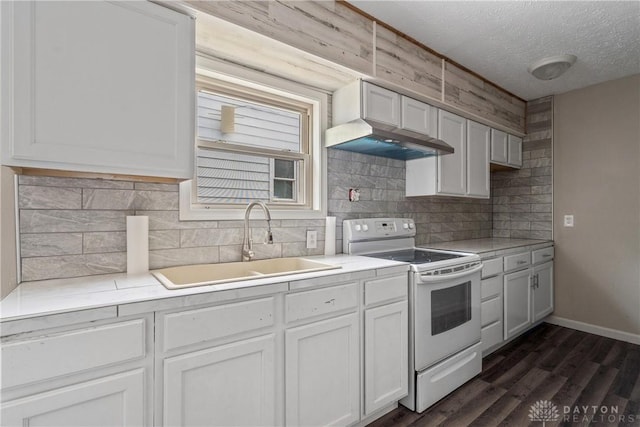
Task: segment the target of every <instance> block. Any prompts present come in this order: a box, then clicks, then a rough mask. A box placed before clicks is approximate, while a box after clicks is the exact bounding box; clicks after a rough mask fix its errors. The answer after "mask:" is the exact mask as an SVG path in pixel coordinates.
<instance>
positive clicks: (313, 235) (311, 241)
mask: <svg viewBox="0 0 640 427" xmlns="http://www.w3.org/2000/svg"><path fill="white" fill-rule="evenodd" d="M317 247H318V232H317V231H316V230H307V249H315V248H317Z"/></svg>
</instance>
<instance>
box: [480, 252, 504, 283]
mask: <svg viewBox="0 0 640 427" xmlns="http://www.w3.org/2000/svg"><path fill="white" fill-rule="evenodd" d="M500 273H502V257H499V258H492V259H487V260H482V278H483V279H484V278H485V277H491V276H495V275H496V274H500Z"/></svg>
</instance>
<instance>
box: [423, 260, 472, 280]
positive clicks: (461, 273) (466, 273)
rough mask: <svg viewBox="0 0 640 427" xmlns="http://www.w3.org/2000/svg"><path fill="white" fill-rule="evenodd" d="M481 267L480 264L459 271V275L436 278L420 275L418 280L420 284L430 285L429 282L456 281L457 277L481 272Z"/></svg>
mask: <svg viewBox="0 0 640 427" xmlns="http://www.w3.org/2000/svg"><path fill="white" fill-rule="evenodd" d="M482 267H483V266H482V264H479V265H478V266H476V267H473V268H472V269H470V270H465V271H461V272H460V273H450V274H439V275H437V276H431V275H426V274H421V275H420V280H421V281H422V282H425V283H431V282H438V281H441V280H442V279H447V280H449V279H457V278H458V277H462V276H467V275H470V274H474V273H476V272H478V271H480V270H482Z"/></svg>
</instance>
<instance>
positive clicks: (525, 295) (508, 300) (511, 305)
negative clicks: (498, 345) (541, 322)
mask: <svg viewBox="0 0 640 427" xmlns="http://www.w3.org/2000/svg"><path fill="white" fill-rule="evenodd" d="M530 324H531V275H530V274H529V270H522V271H518V272H516V273H511V274H506V275H505V276H504V339H505V340H506V339H509V338H511V337H513V336H515V335H518V334H519V333H520V332H522V331H524V330H525V329H527V328H528V327H529V325H530Z"/></svg>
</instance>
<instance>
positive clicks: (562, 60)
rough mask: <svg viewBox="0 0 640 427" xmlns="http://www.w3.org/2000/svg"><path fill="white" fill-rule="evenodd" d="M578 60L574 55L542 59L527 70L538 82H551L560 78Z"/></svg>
mask: <svg viewBox="0 0 640 427" xmlns="http://www.w3.org/2000/svg"><path fill="white" fill-rule="evenodd" d="M576 59H578V58H577V57H576V56H575V55H555V56H549V57H547V58H542V59H540V60H538V61H536V62H534V63H533V64H531V65H530V66H529V68H528V70H529V72H530V73H531V74H533V76H534V77H536V78H538V79H540V80H553V79H555V78H557V77H560V76H561V75H562V74H563V73H564V72H565V71H567V70H568V69H569V67H571V66H572V65H573V64H574V63H575V62H576Z"/></svg>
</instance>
